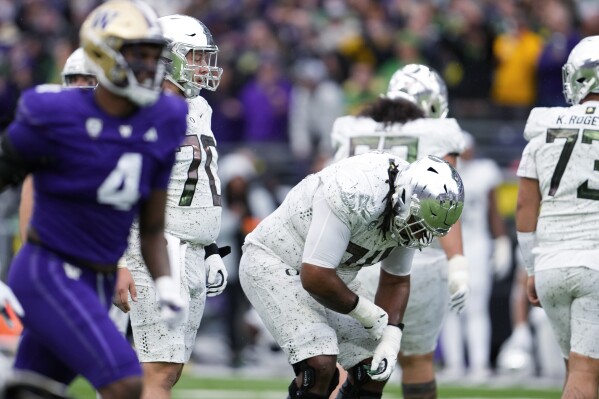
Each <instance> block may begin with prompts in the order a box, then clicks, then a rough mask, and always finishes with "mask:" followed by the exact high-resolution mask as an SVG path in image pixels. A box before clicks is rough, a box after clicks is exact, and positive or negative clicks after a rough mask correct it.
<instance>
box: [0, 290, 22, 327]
mask: <svg viewBox="0 0 599 399" xmlns="http://www.w3.org/2000/svg"><path fill="white" fill-rule="evenodd" d="M7 305H8V306H10V308H11V309H12V310H13V311H14V312H15V314H16V315H17V316H20V317H23V316H25V311H24V310H23V307H22V306H21V303H20V302H19V300H18V299H17V297H16V296H15V294H14V293H13V292H12V290H11V289H10V287H9V286H8V285H6V284H4V283H3V282H2V281H0V314H1V315H2V317H4V318H6V319H7V320H9V319H10V317H9V315H8V313H7V312H6V306H7Z"/></svg>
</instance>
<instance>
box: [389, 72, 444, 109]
mask: <svg viewBox="0 0 599 399" xmlns="http://www.w3.org/2000/svg"><path fill="white" fill-rule="evenodd" d="M384 97H386V98H389V99H392V100H394V99H396V98H403V99H404V100H408V101H410V102H411V103H413V104H415V105H417V106H418V108H420V109H421V110H422V111H423V112H424V115H425V116H426V117H427V118H445V117H446V116H447V113H448V112H449V108H448V107H449V106H448V100H447V86H446V85H445V82H444V81H443V79H441V76H439V74H438V73H437V72H435V71H434V70H433V69H432V68H429V67H427V66H426V65H420V64H408V65H406V66H404V67H403V68H400V69H398V70H397V71H396V72H395V73H394V74H393V76H391V80H390V81H389V87H388V88H387V93H386V94H385V95H384Z"/></svg>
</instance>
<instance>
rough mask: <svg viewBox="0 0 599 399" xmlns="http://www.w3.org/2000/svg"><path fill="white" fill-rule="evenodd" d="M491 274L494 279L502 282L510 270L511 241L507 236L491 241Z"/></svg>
mask: <svg viewBox="0 0 599 399" xmlns="http://www.w3.org/2000/svg"><path fill="white" fill-rule="evenodd" d="M493 246H494V248H493V272H494V274H495V278H497V279H498V280H503V279H504V278H506V277H507V275H508V274H509V273H510V271H511V270H512V241H511V240H510V238H509V237H508V236H501V237H497V238H496V239H495V240H493Z"/></svg>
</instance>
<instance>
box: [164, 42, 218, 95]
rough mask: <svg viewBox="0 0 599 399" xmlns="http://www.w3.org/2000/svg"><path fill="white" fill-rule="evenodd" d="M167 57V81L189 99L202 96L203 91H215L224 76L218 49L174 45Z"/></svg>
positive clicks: (182, 44)
mask: <svg viewBox="0 0 599 399" xmlns="http://www.w3.org/2000/svg"><path fill="white" fill-rule="evenodd" d="M169 47H170V55H169V56H167V57H166V68H167V79H168V80H169V81H171V82H172V83H174V84H175V85H176V86H177V87H179V89H181V90H182V91H183V93H184V94H185V96H186V97H187V98H193V97H196V96H198V95H199V94H200V90H201V89H206V90H210V91H215V90H216V89H217V88H218V85H219V84H220V78H221V76H222V74H223V70H222V68H219V67H218V66H217V65H218V48H217V47H216V46H212V47H211V48H198V47H191V46H189V45H187V44H185V43H173V44H172V45H170V46H169Z"/></svg>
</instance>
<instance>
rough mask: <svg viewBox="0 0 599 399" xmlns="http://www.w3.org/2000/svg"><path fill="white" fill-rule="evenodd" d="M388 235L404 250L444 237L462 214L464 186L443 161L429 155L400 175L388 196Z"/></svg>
mask: <svg viewBox="0 0 599 399" xmlns="http://www.w3.org/2000/svg"><path fill="white" fill-rule="evenodd" d="M392 206H393V210H394V213H395V216H394V217H393V220H392V222H391V234H392V235H393V236H394V237H395V238H396V239H397V240H398V242H399V243H400V244H401V245H402V246H404V247H408V248H418V249H421V248H424V247H427V246H428V245H430V244H431V242H432V241H433V239H434V238H435V237H442V236H444V235H446V234H447V233H448V232H449V230H450V229H451V226H453V225H454V224H455V223H456V222H457V221H458V219H459V218H460V216H461V214H462V209H463V207H464V185H463V183H462V179H461V177H460V175H459V174H458V172H457V171H456V170H455V168H454V167H453V166H451V165H450V164H449V163H448V162H447V161H445V160H443V159H441V158H438V157H435V156H432V155H429V156H428V157H426V158H422V159H420V160H418V161H416V162H414V163H412V164H410V165H409V166H407V167H406V168H405V169H404V170H402V171H400V173H399V174H398V175H397V177H396V179H395V193H394V194H393V196H392Z"/></svg>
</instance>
